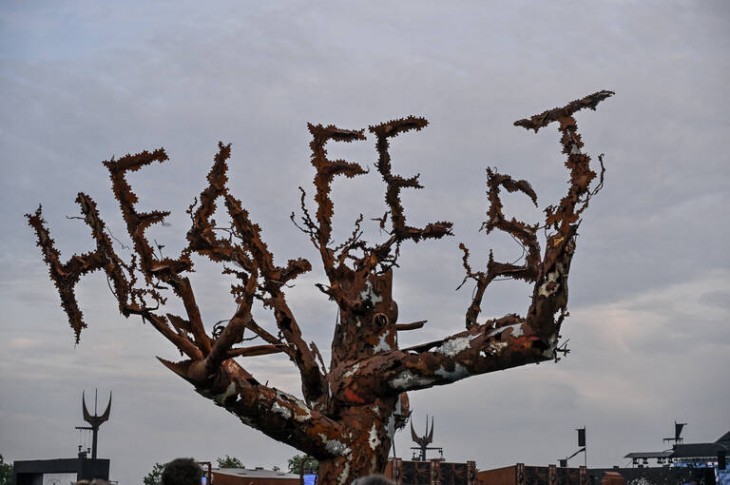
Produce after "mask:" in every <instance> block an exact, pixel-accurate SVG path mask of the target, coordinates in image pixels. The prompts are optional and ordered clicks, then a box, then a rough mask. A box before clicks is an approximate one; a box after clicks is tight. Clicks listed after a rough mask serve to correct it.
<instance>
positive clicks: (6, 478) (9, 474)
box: [0, 455, 13, 485]
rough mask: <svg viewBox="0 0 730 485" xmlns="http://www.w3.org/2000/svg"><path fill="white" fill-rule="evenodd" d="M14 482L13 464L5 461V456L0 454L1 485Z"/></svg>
mask: <svg viewBox="0 0 730 485" xmlns="http://www.w3.org/2000/svg"><path fill="white" fill-rule="evenodd" d="M12 483H13V464H12V463H5V458H3V455H0V485H11V484H12Z"/></svg>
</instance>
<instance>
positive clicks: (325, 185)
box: [28, 91, 613, 483]
mask: <svg viewBox="0 0 730 485" xmlns="http://www.w3.org/2000/svg"><path fill="white" fill-rule="evenodd" d="M612 94H613V93H612V92H610V91H600V92H597V93H594V94H592V95H589V96H587V97H585V98H583V99H580V100H576V101H573V102H571V103H569V104H568V105H566V106H565V107H563V108H556V109H553V110H549V111H546V112H544V113H541V114H539V115H535V116H533V117H532V118H530V119H525V120H520V121H518V122H516V123H515V124H516V125H518V126H522V127H524V128H528V129H532V130H535V131H538V130H539V129H541V128H543V127H545V126H547V125H548V124H550V123H553V122H556V123H557V124H558V126H559V131H560V133H561V139H560V143H561V146H562V149H563V153H564V154H565V155H566V156H567V160H566V162H565V165H566V167H567V168H568V170H569V174H570V181H569V187H568V193H567V194H566V195H565V197H563V198H562V200H560V201H559V203H558V204H557V205H553V206H549V207H547V208H546V209H545V212H546V218H545V221H544V224H542V225H537V224H536V225H529V224H526V223H524V222H520V221H517V220H515V219H508V218H506V217H505V215H504V214H503V212H502V202H501V199H500V192H501V190H502V189H504V190H507V191H508V192H521V193H522V194H524V195H527V196H528V197H529V198H530V199H531V200H532V202H533V203H534V204H535V205H537V195H536V194H535V192H534V190H533V189H532V187H531V186H530V184H529V183H528V182H527V181H524V180H514V179H512V178H511V177H510V176H508V175H504V174H500V173H498V172H496V171H493V170H491V169H488V170H487V186H488V189H489V191H488V203H489V207H488V210H487V219H486V221H485V222H484V224H483V229H484V230H485V231H486V233H490V232H492V231H493V230H495V229H499V230H501V231H504V232H507V233H508V234H510V235H511V236H512V237H513V238H514V239H515V240H516V241H518V242H519V243H520V244H521V245H522V246H523V247H524V249H525V254H526V257H525V260H524V262H523V263H522V264H517V263H502V262H498V261H495V260H494V258H493V257H492V255H491V254H490V255H489V257H488V258H487V263H486V265H485V267H484V268H481V269H479V268H475V267H474V265H473V262H472V261H471V255H470V252H469V249H468V248H467V247H466V246H465V245H463V244H462V245H460V247H461V249H462V252H463V264H464V269H465V272H466V276H465V278H464V283H467V282H471V283H472V284H473V285H474V286H475V290H474V293H473V295H474V296H473V299H472V301H471V303H470V305H469V306H468V308H467V309H466V313H465V318H464V323H465V329H464V330H462V331H460V332H457V333H455V334H453V335H450V336H447V337H444V338H442V339H439V340H436V341H431V342H425V343H422V344H420V345H416V346H413V347H409V348H404V349H401V348H400V347H399V345H398V338H397V334H398V332H400V331H407V330H414V329H418V328H421V327H422V326H423V324H424V322H415V323H404V322H399V321H398V305H397V304H396V302H395V301H394V300H393V293H392V289H393V270H394V269H395V268H397V262H398V256H399V254H400V250H401V247H402V245H403V244H404V243H409V242H420V241H425V240H428V239H438V238H442V237H444V236H447V235H451V229H452V225H451V223H449V222H443V221H439V222H432V223H429V224H427V225H425V226H424V227H415V226H411V225H409V224H408V223H407V222H406V214H405V208H404V207H403V204H402V202H401V197H400V195H401V191H402V190H403V189H420V188H422V186H421V184H420V183H419V180H418V176H417V175H416V176H413V177H406V176H402V175H400V174H398V173H396V172H395V170H394V168H393V164H392V160H391V157H390V152H389V146H390V142H391V139H392V138H394V137H396V136H398V135H400V134H402V133H406V132H410V131H414V130H415V131H419V130H421V129H422V128H424V127H425V126H426V125H427V121H426V120H425V119H423V118H416V117H412V116H411V117H408V118H404V119H400V120H393V121H389V122H385V123H382V124H379V125H376V126H371V127H370V128H369V132H370V133H371V134H372V136H373V137H374V138H375V145H376V150H377V153H378V160H377V162H376V164H375V167H376V169H377V171H378V173H379V174H380V176H381V177H382V179H383V182H384V183H385V204H386V208H387V210H386V212H385V214H384V215H383V216H382V217H381V218H379V219H377V220H378V221H379V225H380V228H381V230H382V232H384V233H385V234H386V237H385V238H384V240H383V241H380V242H368V241H366V240H365V239H364V237H363V231H362V229H361V226H362V222H363V217H362V216H360V218H358V219H357V221H356V222H355V228H354V230H353V231H352V233H351V235H350V236H349V237H348V238H346V239H345V240H344V241H341V242H339V243H338V242H336V241H334V240H333V215H334V204H333V201H332V199H331V197H330V192H331V187H332V183H333V181H334V180H335V178H336V177H338V176H345V177H347V178H354V177H357V176H361V175H364V174H366V173H367V170H365V168H363V167H362V166H361V165H360V164H358V163H354V162H348V161H345V160H330V159H328V158H327V151H326V149H325V146H326V144H327V143H328V142H330V141H332V142H353V141H357V140H364V139H366V136H365V130H345V129H341V128H337V127H335V126H332V125H329V126H322V125H309V131H310V133H311V135H312V141H311V143H310V147H311V151H312V157H311V162H312V165H313V166H314V168H315V171H316V174H315V177H314V185H315V193H314V206H315V207H314V209H313V210H310V209H309V207H308V204H307V195H306V193H305V191H304V190H303V189H301V194H302V195H301V214H300V216H299V217H298V218H297V217H295V216H294V214H292V220H293V221H295V223H296V224H297V225H298V226H299V227H300V229H301V230H302V231H303V232H304V233H305V234H306V235H307V236H308V237H309V239H310V241H311V242H312V243H313V244H314V246H315V248H316V249H317V251H318V253H319V256H320V259H321V264H322V267H323V269H324V272H325V274H326V277H327V283H326V284H320V285H318V287H319V289H320V290H321V291H322V292H323V293H324V294H325V295H326V296H327V298H329V299H330V300H331V301H332V302H333V303H334V304H335V305H337V307H338V321H337V323H336V325H335V329H334V336H333V339H332V348H331V350H332V355H331V359H330V363H329V366H326V365H325V363H324V360H323V358H322V356H321V354H320V352H319V350H318V348H317V346H316V345H314V344H313V343H307V342H306V341H305V339H304V337H303V336H302V333H301V330H300V327H299V324H298V322H297V319H296V316H295V315H294V313H293V312H292V310H291V308H290V306H289V304H288V302H287V291H288V289H289V287H290V286H291V284H292V283H293V281H294V280H295V279H296V278H297V277H298V276H300V275H302V274H303V273H305V272H307V271H310V269H311V264H310V262H309V261H307V260H305V259H302V258H300V259H294V260H290V261H288V262H287V263H286V264H285V265H283V266H278V265H277V264H276V263H275V261H274V256H273V254H272V253H271V252H270V251H269V249H268V246H267V245H266V243H265V242H264V240H263V239H262V237H261V230H260V227H259V226H258V225H257V224H256V223H254V222H253V220H252V218H251V216H250V214H249V213H248V211H247V210H246V209H245V208H244V206H243V204H242V202H241V201H240V200H239V199H238V198H236V197H235V196H234V195H233V194H232V193H231V192H230V190H229V188H228V185H227V182H228V176H227V168H228V167H227V160H228V158H229V157H230V153H231V147H230V145H223V144H222V143H221V144H219V150H218V154H217V155H216V156H215V160H214V163H213V167H212V169H211V171H210V173H209V174H208V185H207V187H206V188H204V189H203V191H202V192H201V193H200V195H199V197H198V198H197V199H196V201H195V203H193V205H191V207H190V209H189V210H188V213H189V214H190V217H191V220H192V223H191V228H190V230H189V231H188V233H187V242H188V244H187V247H185V249H183V250H182V252H181V253H180V254H179V255H178V256H177V257H163V256H162V254H160V253H159V252H158V251H157V249H159V246H153V245H152V244H150V242H149V240H148V239H147V236H146V231H147V230H148V229H149V228H150V227H151V226H152V225H154V224H158V223H162V222H163V221H164V220H165V217H166V216H167V215H168V214H169V213H168V212H162V211H151V212H140V211H139V210H138V208H137V202H138V197H137V195H136V194H135V193H134V192H133V191H132V188H131V186H130V185H129V183H128V181H127V179H126V175H127V174H128V173H129V172H135V171H138V170H140V169H141V168H143V167H145V166H146V165H149V164H151V163H153V162H162V161H165V160H167V154H166V153H165V151H164V149H158V150H155V151H154V152H151V153H150V152H146V151H145V152H142V153H139V154H136V155H127V156H124V157H122V158H120V159H119V160H114V159H112V160H109V161H106V162H104V165H105V166H106V167H107V169H108V170H109V173H110V175H111V180H112V189H113V192H114V195H115V197H116V199H117V200H118V202H119V206H120V209H121V212H122V215H123V217H124V220H125V222H126V225H127V229H128V232H129V235H130V237H131V240H132V243H133V247H134V252H135V253H136V254H135V255H134V256H133V257H132V258H131V259H129V260H128V261H125V260H124V259H123V258H122V257H120V256H119V254H118V253H117V251H116V249H115V247H114V245H113V243H112V237H111V235H110V234H109V232H108V231H107V229H106V226H105V223H104V221H103V220H102V219H101V217H100V215H99V212H98V210H97V207H96V203H95V202H94V200H93V199H92V198H91V197H90V196H88V195H86V194H84V193H79V195H78V197H77V199H76V200H77V202H78V204H79V206H80V208H81V215H82V218H83V220H84V221H85V222H86V224H87V225H88V226H89V228H90V230H91V233H92V237H93V239H94V241H95V242H96V249H95V250H94V251H91V252H88V253H85V254H80V255H74V256H72V257H71V258H70V259H69V260H68V261H66V262H65V263H64V262H62V261H61V259H60V254H59V252H58V251H57V249H56V248H55V243H54V241H53V239H52V237H51V235H50V233H49V231H48V229H47V228H46V225H45V221H44V220H43V218H42V212H41V209H40V208H39V209H38V210H37V211H36V212H35V214H29V215H28V221H29V223H30V224H31V226H33V228H34V229H35V231H36V235H37V238H38V246H39V247H40V248H41V251H42V253H43V257H44V259H45V261H46V263H47V264H48V266H49V268H50V276H51V279H52V280H53V281H54V283H55V284H56V287H57V288H58V291H59V294H60V296H61V304H62V306H63V308H64V310H65V311H66V313H67V315H68V317H69V321H70V323H71V327H72V328H73V330H74V332H75V334H76V340H77V341H78V340H79V336H80V333H81V330H82V329H83V328H84V327H85V326H86V324H85V323H84V321H83V315H82V312H81V310H80V308H79V306H78V303H77V301H76V296H75V294H74V288H75V285H76V283H77V282H78V281H79V279H80V278H81V277H82V276H84V275H86V274H88V273H90V272H93V271H97V270H103V271H104V272H105V273H106V274H107V277H108V279H109V282H110V286H111V287H112V289H113V293H114V295H115V297H116V299H117V300H118V304H119V311H120V312H121V313H122V314H123V315H125V316H130V315H139V316H141V317H142V318H143V320H144V321H146V322H148V323H150V324H151V325H152V326H153V327H154V328H155V329H156V330H157V331H159V332H160V333H161V334H162V335H163V336H164V337H165V338H166V339H168V340H169V341H170V342H172V343H173V344H174V345H175V346H176V347H177V348H178V349H179V350H180V352H181V353H182V354H183V355H184V357H185V358H184V359H183V360H181V361H178V362H172V361H168V360H164V359H160V361H161V362H162V363H163V364H164V365H165V366H167V367H168V368H169V369H170V370H172V371H173V372H175V373H176V374H178V375H179V376H181V377H182V378H184V379H186V380H187V381H189V382H190V383H191V384H192V385H193V386H195V388H196V390H197V391H198V393H200V394H202V395H203V396H206V397H208V398H209V399H211V400H213V401H215V403H216V404H217V405H219V406H222V407H224V408H225V409H227V410H228V411H230V412H231V413H233V414H235V415H236V416H237V417H238V418H239V419H240V420H241V421H242V422H244V423H245V424H247V425H249V426H252V427H254V428H256V429H259V430H260V431H262V432H263V433H265V434H266V435H268V436H270V437H272V438H274V439H276V440H279V441H282V442H284V443H287V444H289V445H291V446H293V447H295V448H297V449H299V450H301V451H302V452H304V453H306V454H307V455H311V456H313V457H315V458H317V459H318V460H319V464H320V467H319V474H320V477H321V478H320V479H321V481H322V482H323V483H349V482H350V481H351V479H352V477H356V476H360V475H364V474H369V473H372V472H376V471H381V470H383V468H384V467H385V465H386V462H387V458H388V450H389V448H390V445H391V436H392V433H393V431H394V430H395V429H397V428H399V427H401V426H402V425H403V424H404V423H405V421H406V419H407V416H408V414H409V411H408V400H407V396H406V393H407V392H408V391H415V390H419V389H424V388H429V387H432V386H437V385H445V384H450V383H452V382H454V381H457V380H460V379H464V378H466V377H470V376H474V375H478V374H484V373H488V372H493V371H497V370H502V369H507V368H511V367H516V366H521V365H525V364H530V363H535V362H540V361H544V360H552V359H556V360H557V355H558V352H559V351H560V349H559V347H558V340H559V332H560V327H561V324H562V323H563V320H564V319H565V317H566V316H567V314H568V313H567V299H568V289H567V280H568V273H569V269H570V263H571V260H572V257H573V254H574V252H575V246H576V235H577V230H578V226H579V224H580V220H581V216H582V214H583V212H584V210H585V209H586V208H587V207H588V203H589V201H590V199H591V196H592V195H594V194H595V193H596V192H597V190H598V189H600V187H601V185H602V183H601V182H602V175H603V170H601V177H600V178H599V182H598V184H597V185H596V186H595V188H592V183H593V182H594V180H595V178H596V176H597V174H596V172H595V171H594V170H593V169H592V168H591V167H590V160H591V159H590V157H589V156H588V155H586V154H584V153H583V150H582V148H583V141H582V138H581V136H580V135H579V134H578V131H577V125H576V121H575V118H574V117H573V114H574V113H575V112H577V111H578V110H581V109H584V108H591V109H595V108H596V105H597V104H598V103H599V102H601V101H602V100H604V99H606V98H608V97H609V96H611V95H612ZM599 158H600V157H599ZM217 204H221V207H220V209H221V211H225V213H226V214H227V216H228V218H229V220H230V224H229V226H228V227H221V226H219V225H218V223H216V221H215V220H214V215H215V214H216V210H217V208H218V207H217ZM539 231H544V233H545V248H544V252H542V251H541V244H540V242H539V240H538V235H539ZM193 255H198V256H205V257H208V258H209V259H210V260H212V261H213V262H216V263H219V264H221V265H222V267H223V269H222V272H223V273H224V274H225V275H228V276H230V277H233V278H234V279H235V283H234V284H233V285H232V286H231V294H232V296H233V299H234V301H235V310H234V311H233V312H232V315H231V318H230V319H228V320H227V321H226V322H225V323H224V324H223V325H220V326H219V325H212V324H210V323H209V324H207V325H206V322H204V321H203V318H202V316H201V312H200V309H199V307H198V304H197V302H196V298H195V292H194V290H193V287H192V284H191V281H190V279H189V277H188V275H189V273H190V272H191V271H192V270H193V260H192V256H193ZM498 278H512V279H519V280H523V281H526V282H528V283H530V284H531V285H532V288H533V290H532V299H531V303H530V305H529V307H528V308H527V311H526V313H525V314H524V315H518V314H516V313H511V314H508V315H505V316H504V317H501V318H496V319H480V318H479V316H480V313H481V304H482V299H483V297H484V294H485V291H486V289H487V287H488V286H489V284H490V283H491V282H493V281H494V280H495V279H498ZM170 296H174V297H176V298H177V299H179V300H180V302H181V303H182V308H183V311H184V314H182V315H178V314H174V313H170V312H166V311H165V310H164V308H165V307H164V305H165V303H166V301H167V298H169V297H170ZM258 306H261V307H263V308H264V309H265V310H268V311H269V312H270V313H271V315H272V317H273V320H274V321H273V323H269V324H267V323H264V322H260V321H257V319H256V318H254V310H255V308H258ZM256 314H257V315H258V313H256ZM246 332H248V334H249V335H251V336H253V337H255V338H258V339H260V340H261V341H262V342H263V343H262V344H260V345H249V344H246V343H245V342H248V341H249V340H250V339H251V338H250V337H247V336H245V333H246ZM265 354H281V355H283V356H285V357H287V358H288V359H289V360H290V361H291V362H292V363H293V364H294V366H295V367H296V369H297V371H298V373H299V376H300V378H301V385H302V387H301V391H302V398H301V399H300V398H298V397H296V396H294V395H292V394H288V393H285V392H282V391H281V390H278V389H275V388H273V387H270V386H268V385H267V384H266V382H267V381H263V382H262V381H261V380H259V379H257V378H256V377H255V376H254V375H252V374H251V372H249V371H248V370H247V369H246V367H245V365H244V362H245V361H246V359H250V358H254V357H256V356H259V355H265Z"/></svg>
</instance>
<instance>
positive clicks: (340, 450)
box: [319, 433, 352, 456]
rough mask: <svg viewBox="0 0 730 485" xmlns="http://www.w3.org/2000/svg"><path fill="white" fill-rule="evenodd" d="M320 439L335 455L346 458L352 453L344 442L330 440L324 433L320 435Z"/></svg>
mask: <svg viewBox="0 0 730 485" xmlns="http://www.w3.org/2000/svg"><path fill="white" fill-rule="evenodd" d="M319 437H320V438H321V439H322V443H324V447H325V449H326V450H327V451H329V452H330V453H332V454H333V455H340V456H346V455H349V454H350V453H351V452H352V450H351V449H350V448H348V447H347V445H345V444H344V443H343V442H342V441H338V440H330V439H328V438H327V435H326V434H324V433H320V434H319Z"/></svg>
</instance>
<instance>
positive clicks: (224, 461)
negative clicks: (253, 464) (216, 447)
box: [216, 455, 246, 468]
mask: <svg viewBox="0 0 730 485" xmlns="http://www.w3.org/2000/svg"><path fill="white" fill-rule="evenodd" d="M216 461H217V462H218V468H246V467H245V466H244V465H243V462H242V461H241V460H239V459H238V458H234V457H232V456H228V455H226V457H225V458H217V459H216Z"/></svg>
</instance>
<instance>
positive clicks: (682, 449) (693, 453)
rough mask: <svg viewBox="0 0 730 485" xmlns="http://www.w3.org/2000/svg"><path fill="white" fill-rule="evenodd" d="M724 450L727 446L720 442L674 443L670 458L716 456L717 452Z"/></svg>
mask: <svg viewBox="0 0 730 485" xmlns="http://www.w3.org/2000/svg"><path fill="white" fill-rule="evenodd" d="M722 450H726V451H727V447H726V446H724V445H721V444H720V443H688V444H686V445H684V444H682V445H674V453H672V458H683V459H686V458H717V452H718V451H722Z"/></svg>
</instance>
